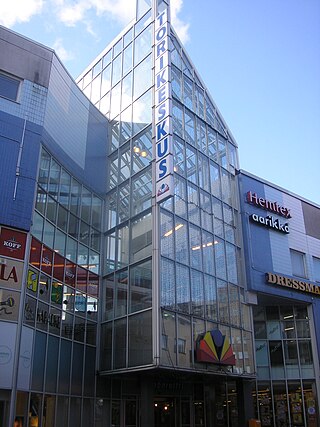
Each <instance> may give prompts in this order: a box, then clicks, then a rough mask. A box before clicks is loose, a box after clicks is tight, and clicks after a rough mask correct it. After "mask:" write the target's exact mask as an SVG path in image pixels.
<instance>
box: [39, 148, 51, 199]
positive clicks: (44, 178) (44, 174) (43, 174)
mask: <svg viewBox="0 0 320 427" xmlns="http://www.w3.org/2000/svg"><path fill="white" fill-rule="evenodd" d="M50 159H51V157H50V155H49V154H48V153H47V152H46V151H44V150H42V151H41V160H40V168H39V177H38V183H39V184H40V185H41V187H43V188H44V189H45V190H48V180H49V170H50Z"/></svg>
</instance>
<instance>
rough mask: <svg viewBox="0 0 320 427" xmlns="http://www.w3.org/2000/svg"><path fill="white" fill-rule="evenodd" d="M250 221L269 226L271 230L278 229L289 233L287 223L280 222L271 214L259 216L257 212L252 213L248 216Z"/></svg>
mask: <svg viewBox="0 0 320 427" xmlns="http://www.w3.org/2000/svg"><path fill="white" fill-rule="evenodd" d="M249 218H250V220H251V221H252V222H255V223H257V224H259V225H263V226H264V227H267V228H270V229H272V230H276V231H280V233H285V234H289V224H288V223H287V222H286V223H282V222H281V221H280V220H279V219H278V218H274V217H273V216H271V215H268V216H266V217H264V216H260V215H257V214H252V215H250V216H249Z"/></svg>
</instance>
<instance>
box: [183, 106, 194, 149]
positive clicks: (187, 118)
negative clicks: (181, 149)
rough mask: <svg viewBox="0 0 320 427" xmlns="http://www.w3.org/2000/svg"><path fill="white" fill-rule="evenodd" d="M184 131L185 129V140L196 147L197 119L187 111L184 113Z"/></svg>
mask: <svg viewBox="0 0 320 427" xmlns="http://www.w3.org/2000/svg"><path fill="white" fill-rule="evenodd" d="M184 122H185V125H184V129H185V139H186V141H187V142H188V143H189V144H191V145H193V146H195V145H196V138H195V117H194V115H193V114H192V113H189V112H188V110H185V113H184Z"/></svg>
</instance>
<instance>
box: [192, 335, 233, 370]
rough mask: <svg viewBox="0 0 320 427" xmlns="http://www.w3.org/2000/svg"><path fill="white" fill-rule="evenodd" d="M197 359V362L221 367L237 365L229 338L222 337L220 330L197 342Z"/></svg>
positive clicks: (204, 336) (201, 337) (201, 336)
mask: <svg viewBox="0 0 320 427" xmlns="http://www.w3.org/2000/svg"><path fill="white" fill-rule="evenodd" d="M196 359H197V362H204V363H215V364H219V365H229V366H230V365H231V366H234V365H235V364H236V358H235V355H234V354H233V350H232V347H231V344H230V341H229V338H228V337H226V336H225V335H222V333H221V332H220V331H219V329H213V330H212V331H209V332H206V333H205V334H204V335H200V337H199V338H198V340H197V342H196Z"/></svg>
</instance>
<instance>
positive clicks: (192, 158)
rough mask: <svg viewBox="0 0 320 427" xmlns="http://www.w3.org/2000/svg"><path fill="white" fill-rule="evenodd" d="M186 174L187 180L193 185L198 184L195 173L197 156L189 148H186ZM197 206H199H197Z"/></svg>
mask: <svg viewBox="0 0 320 427" xmlns="http://www.w3.org/2000/svg"><path fill="white" fill-rule="evenodd" d="M186 164H187V167H186V174H187V179H188V180H189V181H191V182H193V183H194V184H197V183H198V172H197V154H196V151H195V150H194V149H193V148H192V147H190V145H187V146H186ZM197 206H199V204H198V205H197Z"/></svg>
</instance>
